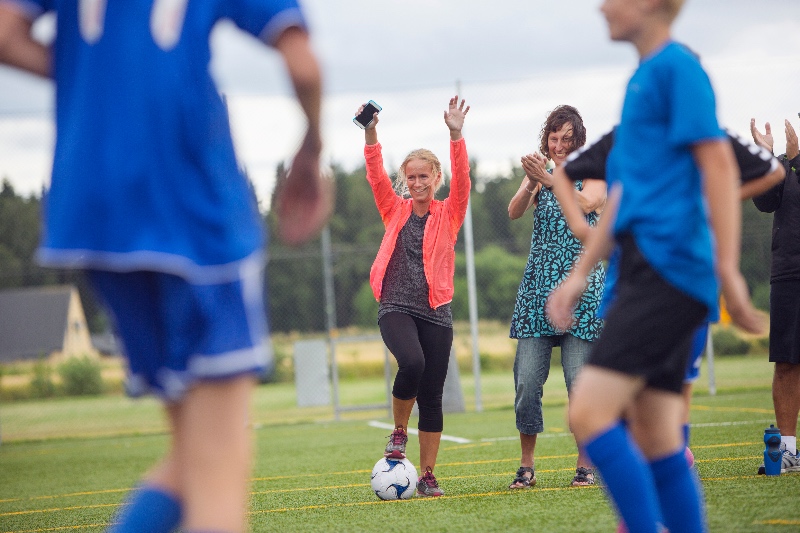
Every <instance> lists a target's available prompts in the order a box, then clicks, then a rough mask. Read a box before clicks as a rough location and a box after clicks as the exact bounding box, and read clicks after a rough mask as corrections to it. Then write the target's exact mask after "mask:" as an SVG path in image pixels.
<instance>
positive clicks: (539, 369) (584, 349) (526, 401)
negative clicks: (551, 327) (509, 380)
mask: <svg viewBox="0 0 800 533" xmlns="http://www.w3.org/2000/svg"><path fill="white" fill-rule="evenodd" d="M559 344H561V366H562V367H563V369H564V381H565V382H566V384H567V393H568V394H569V392H570V391H571V390H572V382H573V381H574V380H575V376H577V375H578V370H580V368H581V367H582V366H583V364H584V363H586V360H587V359H588V358H589V350H590V349H591V346H592V343H591V342H589V341H586V340H583V339H579V338H578V337H575V336H573V335H570V334H569V333H565V334H564V335H553V336H547V337H530V338H524V339H519V340H518V341H517V355H516V358H515V359H514V389H515V390H516V397H515V398H514V412H515V413H516V415H517V429H518V430H519V432H520V433H524V434H526V435H536V434H537V433H541V432H542V431H544V420H543V417H542V389H543V387H544V382H545V381H547V376H548V375H549V374H550V356H551V355H552V353H553V347H554V346H558V345H559Z"/></svg>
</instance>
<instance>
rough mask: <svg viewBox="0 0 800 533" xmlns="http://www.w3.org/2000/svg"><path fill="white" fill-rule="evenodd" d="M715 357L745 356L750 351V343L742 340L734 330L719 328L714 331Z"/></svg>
mask: <svg viewBox="0 0 800 533" xmlns="http://www.w3.org/2000/svg"><path fill="white" fill-rule="evenodd" d="M711 339H712V341H713V343H714V354H715V355H744V354H746V353H747V352H748V351H750V343H749V342H747V341H746V340H745V339H743V338H741V337H740V336H739V335H738V334H737V333H736V331H735V330H734V329H733V328H719V329H716V330H714V331H713V333H712V334H711Z"/></svg>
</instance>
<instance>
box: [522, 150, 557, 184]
mask: <svg viewBox="0 0 800 533" xmlns="http://www.w3.org/2000/svg"><path fill="white" fill-rule="evenodd" d="M520 162H521V163H522V170H524V171H525V175H526V176H528V179H529V180H531V181H532V182H534V184H536V183H541V184H542V185H543V186H545V187H552V186H553V176H551V175H550V173H549V172H547V158H546V157H545V156H543V155H542V154H539V153H534V154H528V155H524V156H522V158H520Z"/></svg>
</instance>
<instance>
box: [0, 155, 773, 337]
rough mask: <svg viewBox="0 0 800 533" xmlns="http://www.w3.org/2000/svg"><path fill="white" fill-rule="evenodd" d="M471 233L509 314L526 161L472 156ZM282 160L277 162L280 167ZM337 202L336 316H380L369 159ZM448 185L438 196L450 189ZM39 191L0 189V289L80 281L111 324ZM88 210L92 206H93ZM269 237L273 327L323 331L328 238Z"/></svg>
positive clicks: (341, 175) (753, 255) (523, 247)
mask: <svg viewBox="0 0 800 533" xmlns="http://www.w3.org/2000/svg"><path fill="white" fill-rule="evenodd" d="M471 168H472V169H473V170H472V196H471V204H470V205H471V212H472V220H473V224H472V225H473V242H474V247H475V276H476V283H477V287H478V291H477V300H478V313H479V316H480V318H481V319H493V320H500V321H506V322H507V321H508V320H509V319H510V317H511V313H512V311H513V307H514V299H515V297H516V292H517V288H518V286H519V282H520V279H521V277H522V273H523V271H524V268H525V264H526V261H527V258H528V252H529V248H530V239H531V232H532V224H533V217H532V216H531V215H530V214H529V213H528V214H526V215H525V216H523V217H522V218H520V219H518V220H510V219H509V218H508V211H507V207H508V202H509V200H510V199H511V197H512V196H513V195H514V193H515V192H516V191H517V188H518V187H519V183H520V180H521V179H522V176H523V171H522V169H521V168H519V167H514V168H512V169H511V171H510V172H509V174H508V175H504V176H492V177H477V176H476V172H475V170H476V169H477V168H478V164H477V162H475V161H473V162H472V163H471ZM282 170H283V169H280V168H279V169H278V172H279V173H280V172H281V171H282ZM333 176H334V180H335V183H336V191H337V195H336V206H335V210H334V214H333V216H332V218H331V220H330V223H329V229H330V235H331V243H332V246H331V249H332V257H331V258H330V262H331V265H332V267H333V268H332V270H333V279H334V289H335V290H334V299H335V316H336V324H335V325H336V326H337V327H339V328H344V327H349V326H371V325H375V324H376V319H377V303H376V302H375V299H374V297H373V296H372V291H371V290H370V288H369V270H370V267H371V265H372V261H373V259H374V258H375V254H376V253H377V250H378V247H379V245H380V242H381V238H382V237H383V233H384V228H383V223H382V222H381V220H380V217H379V215H378V211H377V208H376V207H375V202H374V200H373V198H372V192H371V190H370V188H369V185H368V184H367V181H366V171H365V169H364V167H363V166H362V167H360V168H357V169H355V170H352V171H347V170H345V169H343V168H341V167H339V166H336V165H334V166H333ZM448 192H449V191H448V187H447V185H445V186H444V187H442V189H440V191H439V192H437V195H436V197H437V198H439V199H442V198H445V197H446V196H447V194H448ZM41 208H42V206H41V195H38V196H37V195H29V196H22V195H20V194H17V193H16V191H15V190H14V188H13V187H12V185H11V184H10V182H9V181H8V180H7V179H5V180H3V183H2V189H1V190H0V289H5V288H12V287H27V286H40V285H53V284H64V283H69V284H74V285H76V286H77V287H78V290H79V291H80V294H81V299H82V302H83V305H84V310H85V312H86V315H87V319H88V322H89V327H90V329H91V330H92V331H93V332H100V331H103V330H104V329H106V328H107V324H108V321H107V318H106V317H105V316H104V314H103V312H102V310H101V309H100V307H99V306H98V304H97V302H96V300H95V298H94V296H93V295H92V293H91V291H90V289H89V286H88V284H87V283H86V281H85V280H84V279H83V277H82V276H81V275H80V274H79V273H76V272H71V271H61V270H54V269H46V268H42V267H39V266H38V265H37V264H36V263H35V261H34V253H35V250H36V246H37V244H38V240H39V235H40V226H41V224H40V218H41V217H40V215H41ZM87 216H92V214H91V213H87ZM265 223H266V226H267V228H268V229H267V235H268V239H269V261H268V265H267V270H266V284H265V285H266V287H267V290H266V292H267V298H268V302H269V303H268V309H269V315H270V325H271V328H272V330H273V331H285V332H288V331H301V332H309V331H324V330H325V328H326V316H325V312H324V310H325V304H326V302H325V299H324V294H325V292H324V286H323V257H322V249H321V244H320V239H319V238H318V239H316V240H314V241H312V242H310V243H308V244H306V245H305V246H303V247H299V248H291V247H287V246H285V245H283V244H282V243H281V242H280V241H279V240H278V239H277V238H276V237H275V235H274V233H275V228H276V221H275V220H274V215H273V214H271V213H269V212H267V214H266V215H265ZM771 224H772V217H771V215H766V214H763V213H759V212H758V211H757V210H756V209H755V207H754V206H753V204H752V202H745V204H744V205H743V231H742V271H743V273H744V275H745V278H746V279H747V281H748V284H749V286H750V289H751V291H752V292H753V295H754V300H755V301H756V304H757V305H759V306H760V307H762V308H766V307H767V304H768V301H767V298H768V294H769V285H768V284H769V257H770V239H771ZM452 308H453V315H454V318H455V319H456V320H465V319H467V318H468V304H467V281H466V261H465V254H464V237H463V229H462V232H461V234H460V235H459V240H458V243H457V245H456V279H455V296H454V299H453V303H452Z"/></svg>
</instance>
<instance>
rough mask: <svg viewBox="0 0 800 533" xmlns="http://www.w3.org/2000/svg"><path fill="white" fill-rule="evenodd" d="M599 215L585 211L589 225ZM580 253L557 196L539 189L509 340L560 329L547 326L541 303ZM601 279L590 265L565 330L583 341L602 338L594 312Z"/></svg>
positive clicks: (602, 274) (599, 271)
mask: <svg viewBox="0 0 800 533" xmlns="http://www.w3.org/2000/svg"><path fill="white" fill-rule="evenodd" d="M575 188H576V189H577V190H579V191H580V190H583V182H582V181H576V182H575ZM597 218H598V215H597V213H594V212H592V213H589V214H588V215H586V220H587V221H588V222H589V224H590V225H592V226H594V225H595V224H597ZM580 252H581V243H580V241H579V240H578V239H577V238H576V237H575V235H573V234H572V231H570V229H569V226H568V225H567V220H566V219H565V218H564V215H563V213H562V212H561V206H560V205H559V204H558V201H557V200H556V197H555V195H554V194H553V193H552V192H551V191H550V190H549V189H547V188H546V187H542V188H541V191H540V192H539V202H538V204H537V205H536V208H535V209H534V210H533V236H532V237H531V252H530V255H529V256H528V264H527V266H526V267H525V273H524V274H523V276H522V282H521V283H520V285H519V290H518V291H517V301H516V304H515V305H514V314H513V315H512V317H511V333H510V336H511V338H512V339H520V338H528V337H545V336H551V335H561V334H563V333H564V332H563V331H556V330H555V328H554V327H553V325H552V324H550V321H549V320H548V319H547V315H546V314H545V304H546V303H547V297H548V296H550V293H551V292H553V290H554V289H555V288H556V287H558V285H559V284H560V283H561V282H562V281H563V280H564V279H565V278H566V277H567V275H568V274H569V271H570V269H571V268H572V264H573V263H574V262H575V259H576V258H577V257H578V255H579V254H580ZM604 281H605V271H604V270H603V265H602V264H601V263H598V264H597V265H596V266H595V267H594V269H592V272H591V274H590V275H589V278H588V284H587V288H586V291H585V292H584V293H583V295H582V296H581V299H580V301H579V302H578V305H577V307H576V311H575V318H576V320H575V324H574V325H573V326H572V328H571V329H569V330H568V331H566V333H569V334H571V335H573V336H575V337H578V338H580V339H584V340H587V341H594V340H596V339H597V337H599V336H600V331H601V329H602V328H603V321H602V320H601V319H600V318H599V317H598V316H597V309H598V307H599V306H600V300H601V298H602V296H603V284H604Z"/></svg>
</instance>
